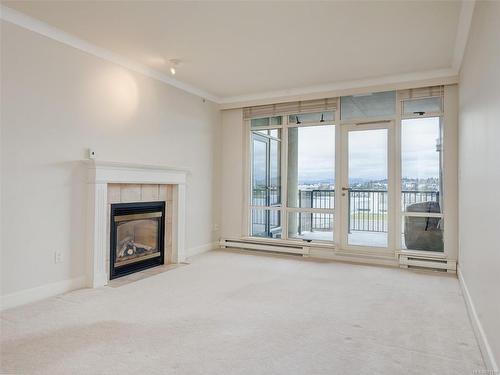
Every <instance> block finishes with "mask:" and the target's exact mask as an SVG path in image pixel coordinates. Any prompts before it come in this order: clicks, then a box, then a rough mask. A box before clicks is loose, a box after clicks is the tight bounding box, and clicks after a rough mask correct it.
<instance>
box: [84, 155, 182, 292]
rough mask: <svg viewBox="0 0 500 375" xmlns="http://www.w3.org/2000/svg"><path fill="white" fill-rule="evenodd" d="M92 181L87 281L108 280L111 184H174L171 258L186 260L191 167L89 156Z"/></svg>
mask: <svg viewBox="0 0 500 375" xmlns="http://www.w3.org/2000/svg"><path fill="white" fill-rule="evenodd" d="M85 163H86V166H87V171H88V185H89V221H90V222H89V234H88V238H89V252H90V254H89V258H90V263H91V265H90V271H89V275H88V284H89V286H91V287H94V288H96V287H100V286H104V285H106V284H107V283H108V281H109V274H108V270H107V267H106V264H107V255H108V254H109V233H108V228H109V227H108V224H109V223H108V220H109V218H108V216H109V215H108V184H164V185H173V190H172V191H173V212H172V261H173V262H174V263H181V262H183V261H184V260H185V256H184V248H185V211H186V208H185V207H186V183H187V176H188V175H189V173H190V172H189V171H188V170H185V169H179V168H170V167H166V166H158V165H141V164H132V163H120V162H109V161H101V160H86V161H85Z"/></svg>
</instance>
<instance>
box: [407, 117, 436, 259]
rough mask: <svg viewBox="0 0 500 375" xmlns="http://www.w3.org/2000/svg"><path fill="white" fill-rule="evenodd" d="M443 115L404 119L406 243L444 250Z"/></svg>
mask: <svg viewBox="0 0 500 375" xmlns="http://www.w3.org/2000/svg"><path fill="white" fill-rule="evenodd" d="M441 145H442V141H441V118H440V117H428V118H413V119H405V120H402V121H401V206H402V210H403V240H402V247H403V248H405V249H411V250H428V251H443V223H442V212H443V207H442V206H443V205H442V201H443V195H442V178H441V175H442V171H441V165H442V152H441V150H442V146H441Z"/></svg>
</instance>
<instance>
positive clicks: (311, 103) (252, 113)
mask: <svg viewBox="0 0 500 375" xmlns="http://www.w3.org/2000/svg"><path fill="white" fill-rule="evenodd" d="M336 109H337V98H326V99H315V100H304V101H299V102H289V103H277V104H267V105H259V106H255V107H246V108H243V119H244V120H249V119H252V118H260V117H272V116H281V115H291V114H298V113H314V112H326V111H335V110H336Z"/></svg>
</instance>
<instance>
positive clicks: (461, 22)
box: [452, 0, 476, 73]
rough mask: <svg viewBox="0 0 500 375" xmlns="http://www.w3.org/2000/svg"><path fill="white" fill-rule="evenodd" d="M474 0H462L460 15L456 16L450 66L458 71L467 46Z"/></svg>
mask: <svg viewBox="0 0 500 375" xmlns="http://www.w3.org/2000/svg"><path fill="white" fill-rule="evenodd" d="M475 5H476V0H463V1H462V8H461V9H460V16H459V18H458V27H457V35H456V39H455V50H454V53H453V63H452V68H453V69H454V70H456V71H457V73H458V72H460V67H461V66H462V60H463V57H464V53H465V47H467V40H468V39H469V31H470V25H471V23H472V16H473V15H474V6H475Z"/></svg>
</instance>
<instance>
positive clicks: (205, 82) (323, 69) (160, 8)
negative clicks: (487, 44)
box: [2, 1, 462, 100]
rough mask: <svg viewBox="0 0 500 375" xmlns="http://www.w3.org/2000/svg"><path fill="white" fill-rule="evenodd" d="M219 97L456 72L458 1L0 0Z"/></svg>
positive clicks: (228, 97) (227, 97)
mask: <svg viewBox="0 0 500 375" xmlns="http://www.w3.org/2000/svg"><path fill="white" fill-rule="evenodd" d="M2 4H4V5H6V6H7V7H10V8H12V9H15V10H17V11H19V12H22V13H24V14H25V15H28V16H30V17H33V18H36V19H38V20H42V21H44V22H46V23H48V24H49V25H51V26H54V27H56V28H58V29H60V30H63V31H65V32H67V33H70V34H73V35H74V36H77V37H78V38H81V39H83V40H85V41H87V42H90V43H92V44H95V45H96V46H99V47H103V48H105V49H107V50H110V51H112V52H114V53H116V54H119V55H121V56H123V57H124V58H126V59H128V60H132V61H134V62H136V63H140V64H143V65H147V66H148V67H149V68H153V69H154V70H156V71H159V72H160V73H162V74H164V75H170V72H169V68H170V65H169V63H168V60H169V59H180V60H181V64H180V66H179V67H178V69H177V74H176V75H175V79H176V80H178V81H180V82H183V83H186V84H189V85H191V86H193V87H196V88H198V89H200V90H203V91H204V92H207V93H209V94H211V95H212V96H213V97H216V98H219V99H221V100H230V99H231V98H236V97H239V98H241V97H244V96H249V95H259V94H264V93H266V92H275V91H279V90H293V89H299V90H300V89H303V90H306V89H307V88H310V87H316V86H318V85H325V84H334V83H338V82H344V81H351V80H361V79H371V78H377V77H384V76H394V75H398V74H408V73H416V72H427V71H435V70H442V69H450V68H451V67H452V64H453V56H454V49H455V40H456V36H457V29H458V25H459V17H460V10H461V6H462V4H461V2H460V1H401V2H397V1H389V2H375V1H366V2H364V1H345V2H339V1H335V2H333V1H332V2H313V1H308V2H305V1H304V2H256V1H251V2H212V1H204V2H181V1H179V2H167V1H164V2H160V1H158V2H149V1H119V2H118V1H117V2H115V1H66V2H65V1H3V2H2Z"/></svg>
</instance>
